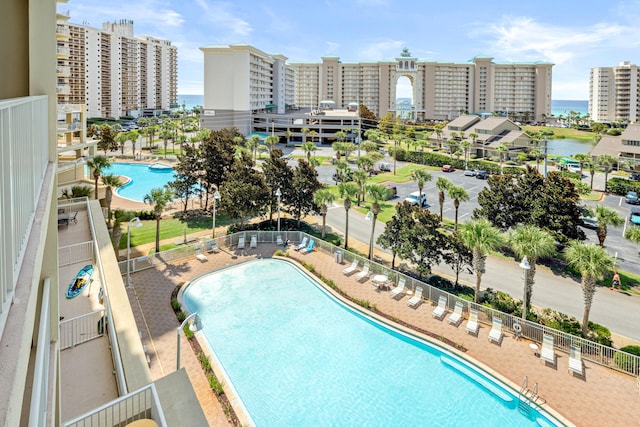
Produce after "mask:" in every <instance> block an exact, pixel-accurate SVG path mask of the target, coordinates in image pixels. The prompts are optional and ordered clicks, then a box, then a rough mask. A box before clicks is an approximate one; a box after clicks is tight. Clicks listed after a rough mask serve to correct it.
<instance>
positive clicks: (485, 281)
mask: <svg viewBox="0 0 640 427" xmlns="http://www.w3.org/2000/svg"><path fill="white" fill-rule="evenodd" d="M327 224H328V225H330V226H331V227H333V228H334V229H335V230H340V231H343V230H344V225H345V211H344V208H343V207H342V206H334V207H332V208H330V209H329V212H328V214H327ZM383 231H384V224H383V223H381V222H379V223H378V224H376V232H375V239H377V237H378V236H379V235H380V234H381V233H382V232H383ZM349 236H350V239H356V240H359V241H361V242H369V239H370V236H371V222H370V221H367V220H365V219H364V215H362V214H360V213H358V212H356V211H355V210H350V214H349ZM375 239H374V240H375ZM375 247H376V250H380V251H382V248H380V247H378V246H377V245H376V246H375ZM434 272H435V273H445V274H451V270H450V268H449V267H448V266H446V265H441V266H437V267H436V268H434ZM460 277H461V280H463V281H466V282H468V283H470V284H472V283H475V278H474V276H473V275H469V274H463V275H461V276H460ZM523 283H524V280H523V275H522V270H521V269H520V267H519V266H518V261H516V260H505V259H501V258H496V257H489V258H488V260H487V268H486V274H485V275H484V276H483V278H482V286H483V287H488V288H492V289H496V290H500V291H503V292H507V293H508V294H510V295H513V296H514V297H516V298H521V296H520V295H521V294H522V292H523ZM532 303H533V304H534V305H536V306H539V307H549V308H552V309H553V310H557V311H560V312H562V313H566V314H568V315H570V316H573V317H576V318H577V319H579V320H582V314H583V307H584V305H583V299H582V290H581V287H580V282H579V281H576V280H574V279H572V278H568V277H563V276H558V275H556V274H554V273H553V272H552V271H551V270H549V269H547V268H545V267H542V266H538V268H537V270H536V284H535V286H534V289H533V296H532ZM639 304H640V297H637V296H632V295H629V294H626V293H623V292H617V291H611V290H609V289H607V288H599V289H598V290H597V292H596V295H595V297H594V301H593V304H592V306H591V314H590V317H589V318H590V320H592V321H594V322H596V323H599V324H601V325H603V326H606V327H608V328H609V329H610V330H611V331H612V332H615V333H618V334H620V335H623V336H625V337H629V338H632V339H635V340H640V327H639V325H640V310H639V309H638V308H640V305H639Z"/></svg>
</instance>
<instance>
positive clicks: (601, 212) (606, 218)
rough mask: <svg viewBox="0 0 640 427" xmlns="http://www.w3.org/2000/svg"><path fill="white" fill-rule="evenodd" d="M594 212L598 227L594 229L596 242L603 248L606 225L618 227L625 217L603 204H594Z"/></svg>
mask: <svg viewBox="0 0 640 427" xmlns="http://www.w3.org/2000/svg"><path fill="white" fill-rule="evenodd" d="M595 214H596V215H595V216H596V218H597V220H598V228H597V229H596V234H597V235H598V242H599V243H600V246H601V247H603V248H604V240H605V239H606V238H607V225H613V226H614V227H620V226H621V225H622V224H624V221H625V219H624V218H623V217H622V216H621V215H620V214H619V213H618V212H617V211H615V210H613V209H611V208H608V207H606V206H603V205H597V206H596V212H595Z"/></svg>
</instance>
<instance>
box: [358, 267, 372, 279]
mask: <svg viewBox="0 0 640 427" xmlns="http://www.w3.org/2000/svg"><path fill="white" fill-rule="evenodd" d="M369 268H370V266H369V264H365V265H364V267H363V268H362V271H361V272H360V273H358V274H356V280H360V279H363V278H365V277H368V276H369Z"/></svg>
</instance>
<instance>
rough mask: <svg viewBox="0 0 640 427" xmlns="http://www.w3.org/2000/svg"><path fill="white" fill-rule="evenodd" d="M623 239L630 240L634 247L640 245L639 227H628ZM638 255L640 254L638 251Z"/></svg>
mask: <svg viewBox="0 0 640 427" xmlns="http://www.w3.org/2000/svg"><path fill="white" fill-rule="evenodd" d="M624 238H625V239H627V240H631V241H632V242H633V243H635V244H636V245H640V227H629V228H628V229H627V231H626V232H625V233H624ZM638 253H640V249H639V250H638Z"/></svg>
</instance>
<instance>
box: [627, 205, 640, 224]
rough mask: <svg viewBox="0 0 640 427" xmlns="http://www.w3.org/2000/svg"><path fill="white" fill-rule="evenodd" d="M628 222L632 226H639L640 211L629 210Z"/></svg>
mask: <svg viewBox="0 0 640 427" xmlns="http://www.w3.org/2000/svg"><path fill="white" fill-rule="evenodd" d="M629 221H630V222H631V224H633V225H640V209H631V216H629Z"/></svg>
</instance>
